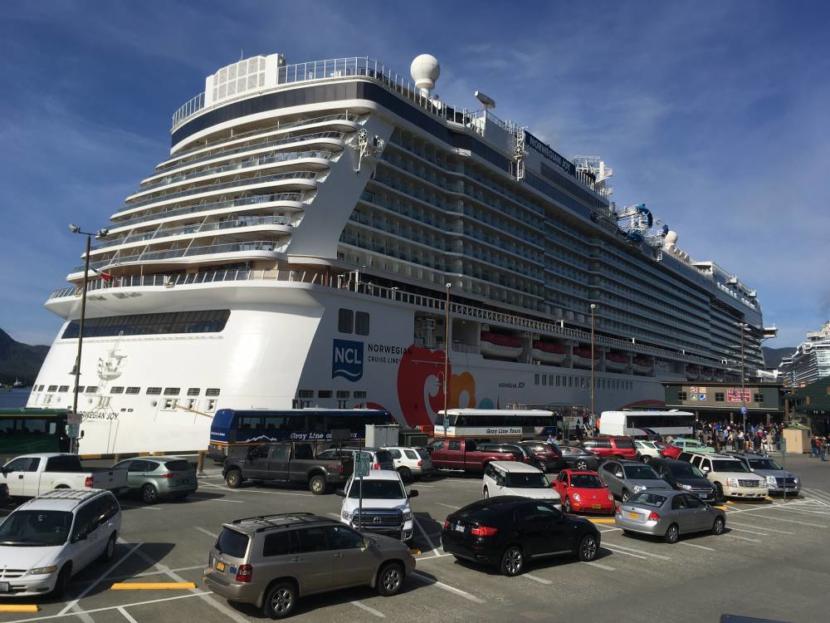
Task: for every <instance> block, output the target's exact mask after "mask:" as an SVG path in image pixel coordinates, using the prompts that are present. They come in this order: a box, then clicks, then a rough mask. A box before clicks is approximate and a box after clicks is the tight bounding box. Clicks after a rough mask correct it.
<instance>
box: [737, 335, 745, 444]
mask: <svg viewBox="0 0 830 623" xmlns="http://www.w3.org/2000/svg"><path fill="white" fill-rule="evenodd" d="M738 326H739V327H740V328H741V415H742V416H743V429H744V435H746V397H745V395H744V390H745V388H746V375H745V372H744V365H745V364H744V330H745V327H746V324H745V323H743V322H742V323H740V324H739V325H738Z"/></svg>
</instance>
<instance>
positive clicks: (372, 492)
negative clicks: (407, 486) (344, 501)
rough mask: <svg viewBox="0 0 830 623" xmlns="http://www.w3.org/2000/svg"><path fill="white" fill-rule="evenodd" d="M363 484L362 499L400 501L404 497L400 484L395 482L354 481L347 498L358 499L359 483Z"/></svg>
mask: <svg viewBox="0 0 830 623" xmlns="http://www.w3.org/2000/svg"><path fill="white" fill-rule="evenodd" d="M361 482H362V483H363V497H364V498H369V499H372V500H400V499H402V498H405V497H406V493H404V490H403V487H401V483H400V482H398V481H396V480H360V479H358V480H356V481H354V483H353V484H352V488H351V489H349V497H350V498H352V499H354V500H356V499H358V498H359V497H360V486H361V484H360V483H361Z"/></svg>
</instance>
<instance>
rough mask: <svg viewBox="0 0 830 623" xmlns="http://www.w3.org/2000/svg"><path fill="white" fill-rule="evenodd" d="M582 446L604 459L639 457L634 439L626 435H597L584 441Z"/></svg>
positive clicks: (632, 458)
mask: <svg viewBox="0 0 830 623" xmlns="http://www.w3.org/2000/svg"><path fill="white" fill-rule="evenodd" d="M582 447H583V448H585V449H586V450H590V451H591V452H593V453H594V454H596V455H597V456H598V457H600V458H604V459H630V460H635V459H636V458H637V449H636V448H635V447H634V440H633V439H631V437H626V436H624V435H597V436H596V437H593V438H591V439H586V440H585V441H583V442H582Z"/></svg>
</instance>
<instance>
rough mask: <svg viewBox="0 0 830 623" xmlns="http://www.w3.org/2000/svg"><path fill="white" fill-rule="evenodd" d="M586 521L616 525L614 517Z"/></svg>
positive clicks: (588, 518)
mask: <svg viewBox="0 0 830 623" xmlns="http://www.w3.org/2000/svg"><path fill="white" fill-rule="evenodd" d="M586 519H587V520H588V521H590V522H591V523H608V524H613V523H616V521H615V520H614V518H613V517H586Z"/></svg>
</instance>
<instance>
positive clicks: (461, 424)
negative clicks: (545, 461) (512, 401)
mask: <svg viewBox="0 0 830 623" xmlns="http://www.w3.org/2000/svg"><path fill="white" fill-rule="evenodd" d="M555 432H556V414H555V413H554V412H553V411H547V410H543V409H518V410H511V409H449V410H448V411H447V414H446V417H444V411H443V410H441V411H439V412H438V418H437V420H436V422H435V430H434V433H433V434H434V435H435V437H436V438H440V437H470V438H489V439H516V440H518V439H526V438H528V437H547V436H548V435H551V434H555Z"/></svg>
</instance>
